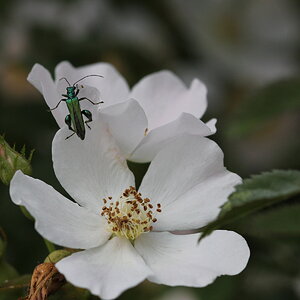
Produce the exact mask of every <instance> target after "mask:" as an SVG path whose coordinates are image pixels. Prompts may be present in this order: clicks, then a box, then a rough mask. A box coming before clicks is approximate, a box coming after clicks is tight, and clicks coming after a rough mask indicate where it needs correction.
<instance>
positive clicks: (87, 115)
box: [81, 109, 93, 129]
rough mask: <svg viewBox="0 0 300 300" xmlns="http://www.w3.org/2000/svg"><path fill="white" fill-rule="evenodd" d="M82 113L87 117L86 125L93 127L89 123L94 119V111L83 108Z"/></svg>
mask: <svg viewBox="0 0 300 300" xmlns="http://www.w3.org/2000/svg"><path fill="white" fill-rule="evenodd" d="M81 113H82V114H83V115H84V116H85V117H86V118H87V121H85V122H84V123H85V124H86V126H87V127H88V128H89V129H91V127H90V125H89V124H88V123H90V122H92V121H93V117H92V113H91V112H90V111H89V110H86V109H84V110H82V111H81Z"/></svg>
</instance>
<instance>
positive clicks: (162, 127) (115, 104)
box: [28, 62, 216, 162]
mask: <svg viewBox="0 0 300 300" xmlns="http://www.w3.org/2000/svg"><path fill="white" fill-rule="evenodd" d="M91 74H98V75H102V76H104V78H98V77H89V78H86V79H85V80H84V81H81V82H80V84H82V85H83V87H80V86H79V87H80V93H79V96H80V97H88V98H91V99H92V100H93V101H97V102H98V101H99V99H101V100H102V101H104V104H103V105H100V110H99V113H97V111H95V107H94V106H93V105H91V104H90V103H89V102H88V101H82V102H80V103H81V105H82V107H83V108H85V109H89V110H91V111H92V113H93V117H94V119H95V118H96V117H99V118H101V119H103V120H105V121H107V122H108V125H109V130H110V132H111V134H112V135H114V137H115V139H116V140H117V142H118V145H119V147H120V149H121V152H122V154H123V155H124V156H125V157H126V158H127V159H129V160H132V161H137V162H147V161H151V160H152V159H153V157H154V156H155V154H156V153H157V152H158V151H159V150H160V149H162V148H163V147H164V146H165V145H166V143H167V142H169V141H170V140H171V139H173V138H174V137H177V136H180V135H182V134H185V133H188V134H197V135H200V136H208V135H210V134H213V133H215V131H216V128H215V123H216V120H214V119H213V120H211V121H209V122H208V123H207V124H204V123H203V122H202V121H200V120H199V118H201V117H202V115H203V114H204V112H205V110H206V107H207V100H206V88H205V86H204V85H203V83H201V82H200V81H199V80H197V79H194V81H193V82H192V84H191V86H190V88H189V89H188V88H186V86H185V85H184V84H183V83H182V82H181V81H180V80H179V79H178V78H177V77H176V76H175V75H174V74H173V73H171V72H169V71H161V72H157V73H154V74H151V75H149V76H146V77H145V78H143V79H142V80H141V81H140V82H139V83H137V84H136V85H135V86H134V87H133V88H132V90H131V91H130V90H129V87H128V85H127V83H126V81H125V80H124V79H123V77H122V76H121V75H120V74H119V73H118V72H117V71H116V70H115V69H114V67H112V66H111V65H109V64H106V63H98V64H93V65H89V66H85V67H81V68H74V67H73V66H72V65H71V64H69V63H68V62H62V63H60V64H59V65H58V66H57V67H56V69H55V78H56V80H55V81H53V79H52V78H51V75H50V73H49V72H48V71H47V70H46V69H45V68H44V67H42V66H41V65H39V64H36V65H35V66H34V67H33V69H32V71H31V72H30V74H29V76H28V80H29V81H30V82H31V83H32V84H33V85H34V86H35V87H36V88H37V89H38V90H39V91H40V92H41V93H42V94H43V96H44V98H45V100H46V102H47V105H48V106H49V107H50V108H53V107H55V106H56V105H57V103H58V102H59V100H60V99H61V98H62V96H61V95H62V94H65V89H66V86H67V84H66V81H64V80H61V81H59V79H61V78H62V77H66V78H67V80H68V81H69V82H70V83H71V84H73V83H74V82H75V81H77V80H78V79H80V78H82V77H83V76H86V75H91ZM52 113H53V116H54V118H55V119H56V121H57V123H58V125H59V126H60V127H61V128H62V127H64V126H65V121H64V119H65V117H66V115H67V114H68V111H67V107H66V105H65V104H64V103H61V104H60V106H59V107H58V108H57V109H56V110H53V111H52ZM92 126H93V125H92V123H91V127H92Z"/></svg>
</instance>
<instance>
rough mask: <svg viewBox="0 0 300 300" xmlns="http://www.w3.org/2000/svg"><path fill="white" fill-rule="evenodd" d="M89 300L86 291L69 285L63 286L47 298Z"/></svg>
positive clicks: (52, 299) (54, 299)
mask: <svg viewBox="0 0 300 300" xmlns="http://www.w3.org/2000/svg"><path fill="white" fill-rule="evenodd" d="M89 298H90V293H89V291H88V290H85V289H81V288H78V287H75V286H73V285H71V284H69V283H67V284H65V285H64V286H63V287H62V288H60V289H59V290H58V291H57V292H56V293H55V294H54V295H52V296H50V297H49V300H61V299H72V300H87V299H89Z"/></svg>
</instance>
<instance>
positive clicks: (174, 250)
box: [10, 120, 249, 299]
mask: <svg viewBox="0 0 300 300" xmlns="http://www.w3.org/2000/svg"><path fill="white" fill-rule="evenodd" d="M106 126H107V125H104V123H102V122H101V121H100V120H98V121H95V122H94V126H93V130H91V131H88V132H87V136H86V139H85V140H83V141H82V140H80V139H78V138H74V139H69V140H65V137H66V135H67V134H68V129H67V128H63V129H61V130H59V131H58V133H57V134H56V136H55V138H54V141H53V149H52V151H53V165H54V170H55V173H56V176H57V178H58V179H59V181H60V183H61V184H62V186H63V187H64V188H65V190H66V191H67V192H68V193H69V195H70V196H72V198H73V199H74V200H75V201H76V202H77V203H74V202H71V201H70V200H68V199H67V198H65V197H64V196H62V195H61V194H59V193H58V192H56V191H55V190H54V189H53V188H52V187H51V186H49V185H47V184H45V183H44V182H42V181H40V180H37V179H33V178H31V177H29V176H26V175H24V174H22V173H21V172H20V171H18V172H17V173H16V174H15V176H14V178H13V180H12V182H11V187H10V194H11V198H12V200H13V202H14V203H16V204H18V205H23V206H25V207H26V208H27V209H28V211H29V212H30V213H31V214H32V216H33V217H34V218H35V220H36V223H35V227H36V230H37V231H38V232H39V233H40V234H41V235H42V236H44V237H45V238H46V239H49V240H51V241H53V242H54V243H56V244H58V245H61V246H65V247H71V248H75V249H83V251H80V252H77V253H75V254H72V255H71V256H69V257H67V258H64V259H63V260H61V261H59V262H58V263H57V264H56V266H57V268H58V270H59V271H60V272H61V273H63V274H64V275H65V277H66V278H67V280H68V281H69V282H71V283H72V284H74V285H76V286H79V287H83V288H87V289H89V290H90V291H91V292H92V293H93V294H95V295H99V296H100V297H101V298H103V299H113V298H115V297H117V296H118V295H120V294H121V293H122V292H123V291H124V290H126V289H128V288H130V287H133V286H135V285H137V284H138V283H140V282H141V281H143V280H144V279H146V278H147V279H148V280H150V281H152V282H155V283H159V284H166V285H170V286H177V285H183V286H192V287H203V286H206V285H207V284H209V283H211V282H213V280H214V279H215V278H216V277H217V276H220V275H223V274H228V275H234V274H237V273H239V272H241V271H242V270H243V269H244V268H245V266H246V264H247V261H248V258H249V248H248V246H247V243H246V241H245V240H244V239H243V238H242V237H241V236H240V235H238V234H236V233H234V232H231V231H225V230H218V231H215V232H214V233H212V234H211V235H210V236H208V237H207V238H205V239H203V240H202V241H201V242H200V243H198V239H199V236H200V234H190V235H175V234H172V233H170V232H169V231H177V230H191V229H197V228H200V227H202V226H204V225H206V224H207V222H209V221H211V220H212V219H214V218H215V217H216V216H217V214H218V212H219V207H220V205H222V204H223V203H224V202H225V201H226V198H227V196H228V195H229V194H230V193H231V192H232V191H233V186H235V185H236V184H238V183H240V178H239V176H237V175H236V174H234V173H231V172H229V171H227V170H226V168H224V166H223V153H222V151H221V149H220V148H219V147H218V146H217V145H216V143H214V142H213V141H211V140H209V139H206V138H199V137H198V136H192V135H186V136H184V137H180V138H178V139H176V140H173V141H172V142H170V144H169V145H167V146H166V147H165V148H164V149H163V150H161V151H160V152H159V153H158V154H157V155H156V156H155V158H154V159H153V161H152V162H151V164H150V167H149V169H148V171H147V173H146V175H145V177H144V179H143V181H142V183H141V186H140V188H139V191H138V192H136V191H135V189H134V188H133V186H134V185H135V182H134V176H133V174H132V173H131V171H130V170H129V169H128V167H127V164H126V161H125V159H124V158H123V156H122V155H121V153H120V151H119V148H118V147H117V145H116V144H115V143H114V139H113V138H112V136H111V135H110V134H109V132H108V131H107V127H106ZM155 219H156V220H155Z"/></svg>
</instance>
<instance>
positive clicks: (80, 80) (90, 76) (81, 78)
mask: <svg viewBox="0 0 300 300" xmlns="http://www.w3.org/2000/svg"><path fill="white" fill-rule="evenodd" d="M92 76H96V77H101V78H103V76H101V75H93V74H92V75H86V76H84V77H82V78H80V79H79V80H77V81H76V82H74V83H73V86H75V84H76V83H78V82H79V81H81V80H83V79H85V78H87V77H92Z"/></svg>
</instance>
